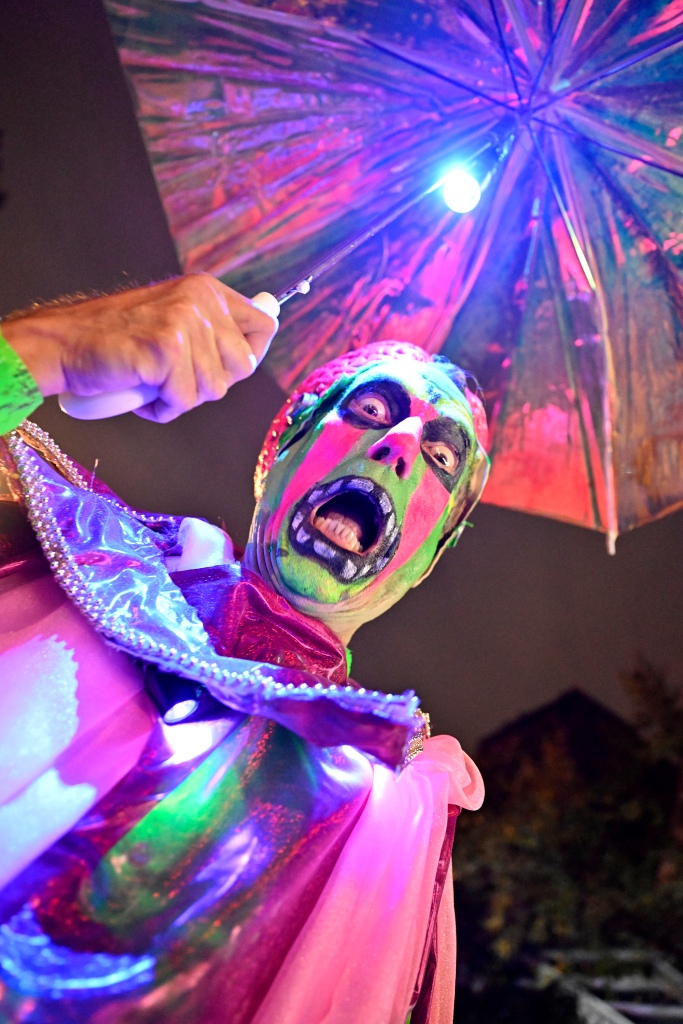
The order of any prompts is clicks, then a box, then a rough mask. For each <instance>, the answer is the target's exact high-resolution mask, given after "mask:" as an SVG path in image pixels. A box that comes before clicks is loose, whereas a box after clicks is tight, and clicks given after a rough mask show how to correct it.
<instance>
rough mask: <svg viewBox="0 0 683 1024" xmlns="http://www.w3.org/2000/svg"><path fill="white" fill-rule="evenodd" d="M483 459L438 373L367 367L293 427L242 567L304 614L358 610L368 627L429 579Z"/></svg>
mask: <svg viewBox="0 0 683 1024" xmlns="http://www.w3.org/2000/svg"><path fill="white" fill-rule="evenodd" d="M482 457H483V458H485V456H483V454H482V453H480V452H479V451H478V445H477V441H476V437H475V433H474V427H473V423H472V414H471V410H470V407H469V405H468V403H467V400H466V399H465V397H464V395H463V394H462V392H461V391H460V389H459V388H458V387H457V385H456V384H454V383H453V382H452V381H451V380H450V378H449V377H447V376H446V374H445V373H444V372H443V371H442V370H441V369H440V368H439V366H438V364H433V365H431V364H418V363H416V362H414V361H412V360H410V359H406V360H392V361H385V362H381V363H376V364H374V365H371V366H369V367H367V368H365V369H364V370H362V371H361V372H359V373H357V374H356V375H355V376H353V377H352V378H350V377H346V378H343V379H342V380H340V381H339V382H338V383H337V384H335V385H334V386H333V387H332V388H331V389H330V390H329V391H328V392H327V394H326V395H324V396H323V397H322V398H321V399H320V400H319V401H318V402H317V403H316V404H315V405H314V406H312V407H311V408H309V409H308V410H304V411H303V413H301V414H300V415H299V416H298V417H295V420H294V423H293V425H292V427H291V428H290V431H289V432H288V436H287V435H286V436H284V437H283V442H282V448H281V451H280V454H279V456H278V458H277V459H276V461H275V463H274V465H273V466H272V467H271V469H270V472H269V474H268V477H267V478H266V485H265V490H264V494H263V497H262V499H261V501H260V502H259V504H258V506H257V509H256V513H255V517H254V523H253V527H252V536H251V540H250V552H249V561H250V563H251V564H252V567H256V568H257V570H258V571H259V572H260V573H261V575H263V576H264V577H265V578H267V579H269V580H270V581H271V582H272V583H273V585H274V586H275V587H276V589H277V590H278V591H279V592H280V593H282V594H284V596H286V597H287V598H288V599H289V600H290V601H291V603H292V604H294V605H295V607H298V608H300V610H303V611H306V612H307V613H308V614H312V615H315V616H316V617H318V618H322V619H323V620H324V621H325V620H326V619H329V618H330V616H329V614H327V613H328V612H330V613H332V612H333V610H335V611H334V614H336V612H338V611H339V610H340V609H343V608H351V607H353V609H354V610H355V611H356V612H359V611H361V606H362V611H363V614H362V615H361V616H360V618H361V619H362V620H366V619H369V618H373V617H374V616H375V615H377V614H379V613H380V612H381V611H383V610H384V609H385V608H386V607H388V606H389V605H390V604H393V603H394V601H396V600H398V598H399V597H400V596H402V594H404V593H405V592H406V590H408V589H409V588H410V587H411V586H414V585H415V583H416V582H418V581H419V579H420V578H421V577H422V576H423V575H424V573H425V572H426V571H427V570H428V568H429V566H430V565H431V563H432V561H433V559H434V557H435V555H436V553H437V550H438V548H439V544H440V542H441V540H442V535H443V532H444V528H445V527H446V525H447V523H450V522H451V519H452V516H453V512H454V510H455V509H457V507H458V505H459V504H462V501H463V495H464V493H465V492H466V490H467V487H468V484H469V482H470V478H471V475H472V470H473V466H474V464H475V462H476V461H477V459H478V458H479V459H481V458H482ZM355 617H356V618H357V617H358V616H355Z"/></svg>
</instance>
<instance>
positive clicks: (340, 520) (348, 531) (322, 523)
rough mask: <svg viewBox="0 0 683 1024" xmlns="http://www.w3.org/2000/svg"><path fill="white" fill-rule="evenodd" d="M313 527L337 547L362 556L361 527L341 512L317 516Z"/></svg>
mask: <svg viewBox="0 0 683 1024" xmlns="http://www.w3.org/2000/svg"><path fill="white" fill-rule="evenodd" d="M313 525H314V526H315V527H316V528H317V529H318V530H320V532H321V533H322V534H323V535H324V536H325V537H327V539H328V540H331V541H332V543H333V544H336V545H337V547H340V548H343V549H344V551H354V552H355V553H356V554H360V550H361V547H360V538H361V527H360V524H359V523H357V522H356V521H355V520H353V519H350V518H349V517H348V516H344V515H342V514H341V512H326V513H325V514H324V515H318V516H316V517H315V519H314V520H313Z"/></svg>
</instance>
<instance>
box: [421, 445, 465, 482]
mask: <svg viewBox="0 0 683 1024" xmlns="http://www.w3.org/2000/svg"><path fill="white" fill-rule="evenodd" d="M422 451H423V452H424V453H425V455H426V456H427V458H429V459H431V460H432V462H435V463H436V464H437V465H438V466H439V467H440V468H441V469H442V470H443V471H444V472H446V473H448V475H449V476H455V472H456V470H457V468H458V464H459V462H460V459H459V456H458V453H457V452H456V451H455V450H454V448H453V447H452V446H451V445H450V444H448V443H447V442H445V441H423V442H422Z"/></svg>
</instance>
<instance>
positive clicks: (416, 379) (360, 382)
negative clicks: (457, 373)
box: [344, 359, 474, 432]
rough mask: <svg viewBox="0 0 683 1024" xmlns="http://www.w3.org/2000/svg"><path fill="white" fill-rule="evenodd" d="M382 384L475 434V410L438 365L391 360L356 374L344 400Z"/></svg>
mask: <svg viewBox="0 0 683 1024" xmlns="http://www.w3.org/2000/svg"><path fill="white" fill-rule="evenodd" d="M380 381H392V382H393V383H395V384H398V385H399V386H400V387H402V388H403V390H404V391H405V392H406V393H407V394H408V396H409V397H411V398H416V399H418V400H419V401H420V402H426V403H427V404H429V405H431V406H432V407H433V409H434V410H435V412H436V413H437V414H438V415H439V416H448V417H449V418H451V419H454V420H456V421H457V422H458V423H465V424H467V425H468V426H469V428H470V431H472V432H473V431H474V425H473V420H472V410H471V409H470V407H469V404H468V402H467V399H466V398H465V396H464V395H463V393H462V391H461V390H460V388H459V387H458V386H457V384H455V383H454V382H453V381H452V380H451V379H450V377H448V376H447V375H446V374H445V373H444V372H443V370H441V369H440V368H439V365H438V363H434V364H429V363H417V362H415V360H412V359H387V360H385V361H383V362H379V363H373V364H372V366H368V367H365V368H364V369H362V370H359V372H358V373H356V374H354V377H353V379H352V380H351V381H350V383H349V385H348V387H347V388H346V389H345V390H344V397H346V395H348V394H349V393H350V392H351V391H354V390H355V389H356V388H358V387H361V386H363V387H365V386H367V387H372V384H373V383H375V382H377V383H379V382H380Z"/></svg>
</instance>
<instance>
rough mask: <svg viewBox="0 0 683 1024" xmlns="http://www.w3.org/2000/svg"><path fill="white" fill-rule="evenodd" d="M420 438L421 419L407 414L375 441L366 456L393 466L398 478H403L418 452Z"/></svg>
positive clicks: (412, 464)
mask: <svg viewBox="0 0 683 1024" xmlns="http://www.w3.org/2000/svg"><path fill="white" fill-rule="evenodd" d="M421 439H422V420H421V419H420V417H419V416H408V417H407V419H405V420H401V422H400V423H397V424H396V426H395V427H392V428H391V430H387V432H386V434H385V435H384V437H383V438H381V439H380V440H379V441H375V443H374V444H373V445H372V447H371V448H370V449H369V451H368V458H370V459H374V461H375V462H383V463H384V464H385V465H386V466H393V468H394V472H395V473H396V476H397V477H398V478H399V480H405V479H406V478H407V477H409V476H410V471H411V470H412V468H413V466H414V465H415V459H416V458H417V457H418V455H419V454H420V441H421Z"/></svg>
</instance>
